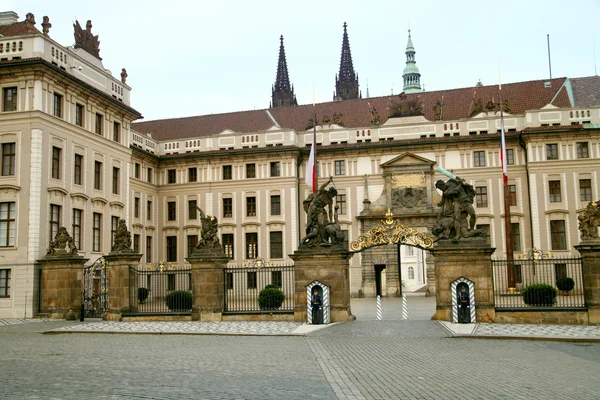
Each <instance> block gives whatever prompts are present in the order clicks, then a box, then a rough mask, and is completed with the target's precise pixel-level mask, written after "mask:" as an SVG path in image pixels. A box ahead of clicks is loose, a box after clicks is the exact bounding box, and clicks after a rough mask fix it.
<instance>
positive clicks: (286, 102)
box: [270, 35, 298, 108]
mask: <svg viewBox="0 0 600 400" xmlns="http://www.w3.org/2000/svg"><path fill="white" fill-rule="evenodd" d="M279 41H280V44H279V61H278V62H277V78H276V79H275V85H274V86H273V87H272V88H271V105H270V108H275V107H288V106H297V105H298V102H297V101H296V95H295V94H294V86H290V77H289V75H288V69H287V61H286V60H285V48H284V47H283V35H282V36H281V37H280V38H279Z"/></svg>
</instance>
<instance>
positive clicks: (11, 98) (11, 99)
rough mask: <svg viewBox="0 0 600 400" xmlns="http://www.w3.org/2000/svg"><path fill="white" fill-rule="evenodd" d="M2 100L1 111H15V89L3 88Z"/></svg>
mask: <svg viewBox="0 0 600 400" xmlns="http://www.w3.org/2000/svg"><path fill="white" fill-rule="evenodd" d="M2 100H3V101H2V111H17V88H16V87H9V88H4V89H3V90H2Z"/></svg>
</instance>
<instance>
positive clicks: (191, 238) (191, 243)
mask: <svg viewBox="0 0 600 400" xmlns="http://www.w3.org/2000/svg"><path fill="white" fill-rule="evenodd" d="M197 244H198V235H188V237H187V246H188V251H187V255H188V257H191V256H192V253H193V252H194V248H195V247H196V245H197Z"/></svg>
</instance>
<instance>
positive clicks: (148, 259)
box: [146, 236, 152, 263]
mask: <svg viewBox="0 0 600 400" xmlns="http://www.w3.org/2000/svg"><path fill="white" fill-rule="evenodd" d="M146 262H148V263H151V262H152V236H146Z"/></svg>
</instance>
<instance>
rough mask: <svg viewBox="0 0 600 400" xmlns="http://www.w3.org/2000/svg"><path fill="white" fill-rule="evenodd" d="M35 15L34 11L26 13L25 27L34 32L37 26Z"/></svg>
mask: <svg viewBox="0 0 600 400" xmlns="http://www.w3.org/2000/svg"><path fill="white" fill-rule="evenodd" d="M34 25H35V15H33V14H32V13H27V14H26V15H25V27H26V28H27V32H34V30H35V28H34V27H33V26H34Z"/></svg>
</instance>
